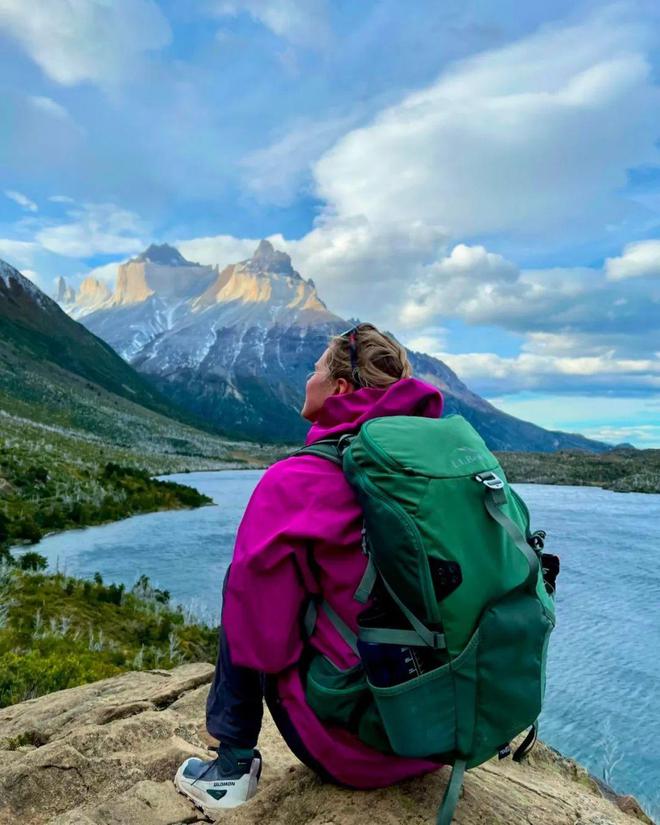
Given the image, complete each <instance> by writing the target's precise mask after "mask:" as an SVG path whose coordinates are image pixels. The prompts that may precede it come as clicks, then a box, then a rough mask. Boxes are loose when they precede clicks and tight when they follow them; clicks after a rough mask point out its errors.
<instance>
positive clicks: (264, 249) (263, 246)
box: [245, 238, 300, 278]
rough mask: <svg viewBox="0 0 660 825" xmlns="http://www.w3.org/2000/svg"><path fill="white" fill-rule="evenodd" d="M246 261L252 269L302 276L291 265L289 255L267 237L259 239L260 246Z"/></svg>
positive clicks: (275, 273)
mask: <svg viewBox="0 0 660 825" xmlns="http://www.w3.org/2000/svg"><path fill="white" fill-rule="evenodd" d="M245 263H246V266H247V268H248V269H250V270H251V271H257V272H270V273H272V274H274V275H289V276H292V277H298V278H300V275H298V273H297V272H296V270H295V269H294V268H293V266H292V265H291V258H290V257H289V255H287V254H286V252H280V251H279V249H275V247H274V246H273V244H272V243H271V242H270V241H267V240H266V239H265V238H264V239H263V240H262V241H259V246H258V247H257V248H256V249H255V250H254V253H253V255H252V257H251V258H249V259H248V260H247V261H246V262H245Z"/></svg>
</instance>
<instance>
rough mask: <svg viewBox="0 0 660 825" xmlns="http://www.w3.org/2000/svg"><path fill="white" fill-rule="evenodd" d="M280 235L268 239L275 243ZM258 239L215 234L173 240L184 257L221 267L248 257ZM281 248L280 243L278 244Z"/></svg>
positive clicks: (255, 246) (279, 239)
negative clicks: (206, 236)
mask: <svg viewBox="0 0 660 825" xmlns="http://www.w3.org/2000/svg"><path fill="white" fill-rule="evenodd" d="M281 237H282V236H281V235H279V236H270V237H269V238H268V240H270V241H272V243H274V244H277V243H278V241H281ZM259 240H260V239H250V238H234V237H233V236H232V235H215V236H214V237H208V238H193V239H192V240H187V241H186V240H182V241H175V242H174V245H175V246H176V248H177V249H178V250H179V252H181V254H182V255H183V257H184V258H186V259H187V260H189V261H196V262H197V263H200V264H208V265H211V266H213V265H214V264H218V266H220V267H221V268H223V267H225V266H227V265H228V264H235V263H236V262H237V261H244V260H245V259H246V258H249V257H250V255H252V253H253V252H254V250H255V249H256V248H257V245H258V244H259ZM280 248H281V244H280Z"/></svg>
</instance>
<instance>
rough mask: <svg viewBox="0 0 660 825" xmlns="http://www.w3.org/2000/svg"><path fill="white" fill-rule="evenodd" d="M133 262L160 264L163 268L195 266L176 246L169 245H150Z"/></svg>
mask: <svg viewBox="0 0 660 825" xmlns="http://www.w3.org/2000/svg"><path fill="white" fill-rule="evenodd" d="M132 260H133V261H136V262H138V263H145V262H149V263H152V264H160V265H161V266H193V265H194V264H193V263H192V262H191V261H187V260H186V259H185V258H184V257H183V255H182V254H181V253H180V252H179V250H178V249H177V248H176V247H175V246H170V245H169V244H167V243H162V244H157V243H152V244H150V245H149V246H148V247H147V249H145V250H144V252H142V253H140V254H139V255H138V256H137V257H136V258H132Z"/></svg>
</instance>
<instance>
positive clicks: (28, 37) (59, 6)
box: [0, 0, 171, 105]
mask: <svg viewBox="0 0 660 825" xmlns="http://www.w3.org/2000/svg"><path fill="white" fill-rule="evenodd" d="M2 29H4V30H5V31H6V32H8V33H9V34H10V35H12V36H13V37H14V38H15V39H16V40H17V41H18V42H19V43H20V44H21V46H22V47H23V48H24V49H25V51H26V52H27V53H28V54H29V55H30V57H31V58H32V59H33V60H34V61H35V62H36V63H37V64H38V65H39V66H40V67H41V68H42V69H43V71H44V72H45V73H46V74H47V75H48V76H49V77H50V78H52V79H53V80H55V81H56V82H58V83H61V84H63V85H66V86H72V85H74V84H77V83H82V82H84V81H91V82H92V83H100V84H102V85H103V84H108V83H110V84H112V83H114V82H115V81H117V80H118V79H119V78H120V77H122V76H123V77H129V76H130V71H131V69H132V68H133V65H134V63H135V60H136V58H138V57H139V56H140V55H141V54H143V53H144V52H147V51H150V50H153V49H160V48H162V47H163V46H165V45H167V44H168V43H169V42H170V39H171V32H170V27H169V24H168V23H167V20H166V19H165V17H164V16H163V14H162V13H161V11H160V9H159V8H158V6H157V5H156V3H155V2H153V0H112V2H108V0H76V2H70V0H30V2H29V3H26V2H24V0H2V3H1V4H0V30H2ZM56 105H57V104H56Z"/></svg>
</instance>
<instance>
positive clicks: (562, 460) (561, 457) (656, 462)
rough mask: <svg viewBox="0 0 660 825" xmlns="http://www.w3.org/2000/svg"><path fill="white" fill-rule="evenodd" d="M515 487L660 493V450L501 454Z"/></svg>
mask: <svg viewBox="0 0 660 825" xmlns="http://www.w3.org/2000/svg"><path fill="white" fill-rule="evenodd" d="M495 455H496V456H497V457H498V459H499V461H500V463H501V465H502V468H503V470H504V472H505V473H506V475H507V479H508V480H509V482H510V483H512V484H552V485H562V486H579V487H602V488H603V489H604V490H612V491H613V492H617V493H660V450H634V449H625V448H622V449H616V450H612V451H610V452H608V453H584V452H577V451H566V450H561V451H559V452H556V453H523V452H497V453H496V454H495Z"/></svg>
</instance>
